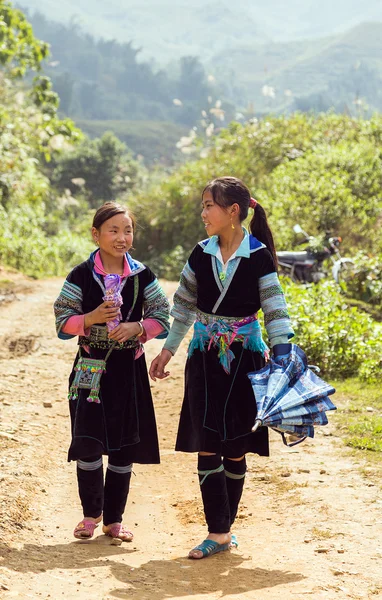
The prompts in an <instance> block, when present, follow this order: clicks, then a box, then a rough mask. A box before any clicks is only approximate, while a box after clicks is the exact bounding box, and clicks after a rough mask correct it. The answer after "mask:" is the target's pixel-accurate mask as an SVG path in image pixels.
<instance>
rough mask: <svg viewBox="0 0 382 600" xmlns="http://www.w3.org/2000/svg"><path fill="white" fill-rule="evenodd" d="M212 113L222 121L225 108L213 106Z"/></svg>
mask: <svg viewBox="0 0 382 600" xmlns="http://www.w3.org/2000/svg"><path fill="white" fill-rule="evenodd" d="M210 113H211V114H212V115H214V117H216V118H217V119H220V120H221V121H224V115H225V113H224V110H223V109H222V108H211V109H210Z"/></svg>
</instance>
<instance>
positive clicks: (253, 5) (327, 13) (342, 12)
mask: <svg viewBox="0 0 382 600" xmlns="http://www.w3.org/2000/svg"><path fill="white" fill-rule="evenodd" d="M22 5H23V6H25V7H27V8H31V9H34V10H39V11H40V12H42V13H43V14H44V15H45V16H47V17H48V18H50V19H54V20H58V21H60V22H62V23H68V22H69V21H70V20H71V19H72V18H74V19H75V20H76V22H78V23H79V24H80V25H81V26H82V27H83V28H84V30H86V31H88V32H89V33H91V34H93V35H95V36H99V37H105V38H109V39H114V38H115V39H116V40H118V41H121V42H126V41H130V40H132V41H133V42H134V44H135V45H136V46H137V47H142V55H143V56H144V57H145V58H150V57H153V58H155V59H156V60H157V61H159V62H163V61H166V60H171V59H173V58H174V56H178V55H179V54H180V55H186V54H187V55H189V54H192V55H195V56H200V57H201V58H202V59H203V60H204V59H208V58H210V57H211V56H213V55H214V54H216V53H219V52H220V51H222V50H228V49H229V48H236V47H237V46H240V45H242V44H256V43H259V42H260V43H261V42H264V41H267V40H273V41H291V40H295V39H302V38H310V37H318V36H327V35H331V34H333V33H338V32H341V31H345V30H347V29H350V28H352V27H354V26H355V25H358V24H360V23H362V22H367V21H376V20H380V21H382V2H381V0H368V1H367V2H359V0H321V1H318V0H305V1H303V0H289V1H288V2H285V0H268V1H267V2H264V0H236V1H235V2H232V1H230V0H219V1H217V0H210V1H208V0H207V1H206V0H171V1H169V0H145V1H144V2H142V0H108V1H107V2H105V1H104V0H79V1H76V0H62V1H61V2H57V0H23V1H22Z"/></svg>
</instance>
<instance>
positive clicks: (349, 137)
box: [134, 114, 382, 257]
mask: <svg viewBox="0 0 382 600" xmlns="http://www.w3.org/2000/svg"><path fill="white" fill-rule="evenodd" d="M381 141H382V118H381V117H380V116H376V117H374V118H373V119H371V120H369V121H366V120H362V119H353V118H350V117H348V116H345V115H334V114H327V115H320V116H312V115H302V114H294V115H291V116H289V117H270V118H268V119H264V120H262V121H257V120H255V121H254V122H252V123H247V124H246V125H240V124H238V123H232V124H231V125H230V126H229V127H228V128H227V129H225V130H222V131H221V133H220V134H219V135H217V136H216V137H215V138H213V143H212V145H211V147H210V148H209V149H208V152H207V154H206V153H205V152H203V151H202V152H203V158H202V159H200V160H196V161H193V162H188V163H187V164H184V165H181V166H180V167H179V169H177V170H176V171H175V172H174V173H172V174H170V175H168V174H166V175H165V176H164V177H163V178H162V181H160V182H158V181H157V180H156V181H154V183H152V184H151V185H148V187H147V188H145V189H143V190H142V192H141V193H139V194H137V196H136V198H135V199H134V202H135V204H136V212H137V213H138V217H139V218H140V222H141V224H142V227H143V230H142V234H143V235H141V236H138V237H137V248H138V250H139V253H140V254H141V255H142V257H144V255H145V254H146V255H149V254H150V252H149V250H148V244H147V240H148V239H150V242H151V243H152V244H153V245H154V246H155V248H156V249H157V251H159V253H163V252H168V251H169V250H171V249H172V248H174V247H175V246H177V245H179V244H180V245H182V246H184V247H185V248H192V246H193V245H194V244H195V243H196V241H197V240H198V239H201V238H202V237H203V235H204V231H203V228H202V225H201V220H200V212H199V206H200V200H201V198H200V194H201V192H202V190H203V187H204V186H205V184H206V183H207V181H209V180H210V179H212V178H213V177H217V176H222V175H233V176H236V177H240V178H241V179H243V181H244V182H245V183H246V184H247V185H248V187H249V188H250V190H251V192H252V194H253V195H254V196H255V197H256V198H258V200H259V201H260V203H261V204H262V205H263V206H264V208H265V209H266V212H267V214H268V215H269V219H270V223H271V225H272V228H273V231H274V233H275V238H276V242H277V246H278V248H280V249H281V248H286V249H290V248H291V244H292V243H293V242H294V234H293V225H294V224H295V223H296V222H299V223H300V225H301V226H302V227H303V228H304V229H306V230H307V231H308V233H310V234H312V235H319V234H323V233H325V231H326V230H330V231H332V232H333V233H334V234H335V235H341V236H342V237H343V239H344V249H345V252H346V253H347V254H349V255H350V256H351V255H352V254H353V253H354V250H355V249H356V248H357V249H358V248H363V249H366V250H367V251H370V252H373V253H378V252H380V251H381V250H382V228H381V227H380V219H381V211H382V199H381V196H380V189H381V187H382V152H381V150H380V147H381ZM158 231H160V232H161V233H160V235H159V234H158Z"/></svg>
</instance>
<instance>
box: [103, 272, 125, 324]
mask: <svg viewBox="0 0 382 600" xmlns="http://www.w3.org/2000/svg"><path fill="white" fill-rule="evenodd" d="M104 281H105V289H106V294H105V296H103V300H104V301H105V302H113V306H115V307H117V306H118V307H121V306H122V304H123V302H122V296H121V277H120V276H119V275H105V277H104ZM121 319H122V314H121V311H119V313H118V315H117V316H116V317H115V318H114V319H113V320H112V321H109V322H108V323H106V325H107V329H108V331H113V329H115V328H116V327H117V326H118V325H119V323H120V321H121Z"/></svg>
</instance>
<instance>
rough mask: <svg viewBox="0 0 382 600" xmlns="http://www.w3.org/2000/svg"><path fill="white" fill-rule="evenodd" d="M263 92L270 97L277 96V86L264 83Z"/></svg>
mask: <svg viewBox="0 0 382 600" xmlns="http://www.w3.org/2000/svg"><path fill="white" fill-rule="evenodd" d="M261 93H262V94H263V96H268V97H269V98H275V96H276V92H275V88H274V87H272V86H271V85H263V87H262V88H261Z"/></svg>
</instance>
